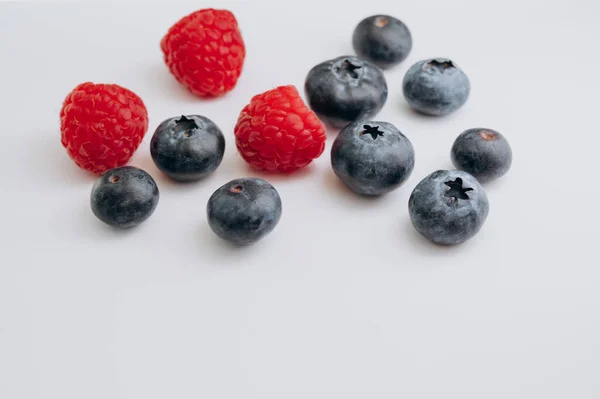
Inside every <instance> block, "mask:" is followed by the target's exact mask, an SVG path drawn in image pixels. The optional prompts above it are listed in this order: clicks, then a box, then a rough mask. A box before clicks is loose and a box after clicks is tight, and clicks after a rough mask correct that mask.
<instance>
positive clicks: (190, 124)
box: [175, 115, 200, 137]
mask: <svg viewBox="0 0 600 399" xmlns="http://www.w3.org/2000/svg"><path fill="white" fill-rule="evenodd" d="M199 127H200V126H198V124H197V123H196V121H195V120H193V119H189V118H187V117H186V116H185V115H181V118H179V119H177V120H176V121H175V129H177V131H180V132H186V133H185V137H190V131H191V130H194V129H198V128H199Z"/></svg>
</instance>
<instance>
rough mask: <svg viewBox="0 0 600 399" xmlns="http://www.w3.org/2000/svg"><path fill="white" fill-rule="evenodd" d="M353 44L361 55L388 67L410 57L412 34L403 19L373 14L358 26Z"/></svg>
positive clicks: (374, 62)
mask: <svg viewBox="0 0 600 399" xmlns="http://www.w3.org/2000/svg"><path fill="white" fill-rule="evenodd" d="M352 46H353V47H354V51H355V52H356V54H357V55H358V56H359V57H361V58H363V59H365V60H368V61H371V62H372V63H373V64H375V65H377V66H378V67H379V68H382V69H387V68H391V67H393V66H395V65H397V64H399V63H401V62H402V61H404V60H405V59H406V57H408V54H409V53H410V50H411V49H412V35H411V34H410V30H409V29H408V27H407V26H406V25H405V24H404V23H403V22H402V21H400V20H398V19H396V18H394V17H391V16H389V15H373V16H371V17H368V18H365V19H363V20H362V21H360V23H359V24H358V25H357V26H356V28H355V29H354V34H353V35H352Z"/></svg>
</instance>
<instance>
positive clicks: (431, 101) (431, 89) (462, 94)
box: [403, 58, 471, 116]
mask: <svg viewBox="0 0 600 399" xmlns="http://www.w3.org/2000/svg"><path fill="white" fill-rule="evenodd" d="M403 91H404V97H405V98H406V101H407V102H408V104H409V105H410V106H411V107H412V108H413V109H414V110H416V111H418V112H421V113H423V114H427V115H435V116H443V115H448V114H450V113H452V112H454V111H456V110H457V109H459V108H460V107H462V106H463V105H464V104H465V103H466V102H467V99H468V98H469V94H470V92H471V83H470V82H469V78H468V77H467V75H465V73H464V72H463V71H462V70H461V69H460V68H459V67H458V66H456V64H455V63H454V62H452V61H450V60H448V59H445V58H435V59H429V60H424V61H419V62H417V63H416V64H415V65H413V66H412V67H410V69H409V70H408V72H406V75H405V76H404V81H403Z"/></svg>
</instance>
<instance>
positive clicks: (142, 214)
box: [90, 166, 159, 228]
mask: <svg viewBox="0 0 600 399" xmlns="http://www.w3.org/2000/svg"><path fill="white" fill-rule="evenodd" d="M158 198H159V193H158V187H157V186H156V183H155V182H154V179H153V178H152V176H150V175H149V174H148V173H146V172H145V171H143V170H141V169H138V168H135V167H133V166H122V167H120V168H115V169H110V170H108V171H106V172H105V173H104V174H103V175H102V176H101V177H100V178H99V179H98V180H97V181H96V183H95V184H94V187H93V188H92V195H91V199H90V203H91V206H92V212H94V215H96V216H97V217H98V219H100V220H102V221H103V222H104V223H106V224H108V225H110V226H113V227H117V228H128V227H133V226H137V225H139V224H140V223H142V222H144V221H145V220H146V219H148V218H149V217H150V215H152V213H153V212H154V210H155V209H156V205H158Z"/></svg>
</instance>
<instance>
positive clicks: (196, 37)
mask: <svg viewBox="0 0 600 399" xmlns="http://www.w3.org/2000/svg"><path fill="white" fill-rule="evenodd" d="M160 47H161V49H162V52H163V54H164V57H165V62H166V63H167V66H168V67H169V69H170V70H171V73H172V74H173V75H174V76H175V78H176V79H177V81H179V83H181V84H183V85H184V86H185V87H187V88H188V90H189V91H190V92H192V93H193V94H195V95H197V96H200V97H210V96H220V95H222V94H224V93H226V92H228V91H230V90H231V89H233V88H234V87H235V84H236V83H237V81H238V78H239V77H240V74H241V73H242V67H243V65H244V58H245V57H246V47H245V46H244V41H243V40H242V34H241V33H240V29H239V28H238V24H237V20H236V19H235V16H234V15H233V14H232V13H231V12H230V11H227V10H215V9H212V8H208V9H205V10H199V11H196V12H193V13H191V14H190V15H188V16H185V17H183V18H182V19H181V20H179V21H178V22H177V23H176V24H175V25H173V26H172V27H171V28H170V29H169V31H168V32H167V34H166V35H165V36H164V37H163V38H162V41H161V42H160Z"/></svg>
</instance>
